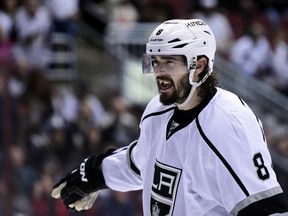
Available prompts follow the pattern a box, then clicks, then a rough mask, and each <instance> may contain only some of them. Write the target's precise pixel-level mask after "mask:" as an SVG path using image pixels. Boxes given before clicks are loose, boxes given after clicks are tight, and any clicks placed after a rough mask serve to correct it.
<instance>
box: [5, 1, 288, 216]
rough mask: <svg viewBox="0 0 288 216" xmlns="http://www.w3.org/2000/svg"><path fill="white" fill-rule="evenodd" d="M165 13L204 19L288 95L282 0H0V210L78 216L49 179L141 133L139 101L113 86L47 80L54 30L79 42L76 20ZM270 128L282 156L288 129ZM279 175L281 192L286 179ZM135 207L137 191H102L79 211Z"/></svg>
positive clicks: (226, 51) (248, 70)
mask: <svg viewBox="0 0 288 216" xmlns="http://www.w3.org/2000/svg"><path fill="white" fill-rule="evenodd" d="M87 5H88V8H89V11H88V12H89V13H91V11H92V12H93V13H94V16H93V17H91V16H88V15H87V13H88V12H87ZM171 18H200V19H203V20H204V21H206V22H207V23H208V24H209V25H210V26H211V28H212V30H213V31H214V33H215V37H216V41H217V44H218V53H219V54H220V55H222V56H223V57H224V58H226V59H227V60H229V61H231V62H232V63H233V64H234V65H235V66H236V67H238V68H239V69H241V70H242V71H243V73H245V74H246V75H247V76H253V77H255V78H257V79H259V80H261V81H263V82H265V83H267V84H269V85H271V86H272V87H273V88H275V89H276V90H278V91H279V92H281V93H283V94H284V95H287V96H288V45H287V43H288V38H287V29H288V2H286V1H280V0H279V1H277V0H263V1H261V2H259V1H257V0H238V1H228V0H218V1H217V0H193V1H191V0H169V1H167V0H159V1H154V0H141V1H136V0H83V1H81V2H79V1H78V0H43V1H42V0H23V1H20V0H2V1H1V3H0V116H1V122H2V124H1V125H0V143H1V144H0V164H1V166H0V167H1V171H0V215H4V216H6V215H7V216H10V215H15V216H16V215H17V216H18V215H19V216H28V215H29V216H30V215H31V216H57V215H61V216H73V215H79V214H77V213H75V212H71V211H67V210H66V208H65V206H63V205H62V204H61V203H60V202H59V201H57V200H54V199H52V198H51V197H50V192H51V189H52V187H53V184H54V182H56V180H59V178H60V177H62V176H63V175H64V174H65V173H66V172H67V170H70V169H73V168H74V167H75V166H77V165H78V164H79V163H80V162H81V161H82V160H83V159H84V158H85V157H88V156H89V155H92V154H95V153H100V152H103V151H105V150H106V149H108V148H111V147H113V148H118V147H122V146H124V145H127V144H129V143H130V142H132V141H133V140H135V139H137V136H138V133H139V127H138V124H139V119H140V116H141V113H142V111H143V110H142V109H143V107H138V106H136V105H135V104H130V103H129V101H127V99H126V98H124V97H123V96H122V95H121V94H120V93H118V92H114V91H113V90H111V91H109V89H108V90H107V91H105V95H95V94H94V93H93V92H91V89H90V88H89V85H88V84H87V83H82V82H81V81H77V82H75V83H74V84H73V85H70V86H65V87H63V86H57V85H54V84H53V82H51V81H50V80H49V79H48V78H47V76H46V74H47V73H46V69H47V62H48V60H49V59H48V56H49V51H50V41H49V40H50V39H51V35H52V34H54V33H62V34H67V35H69V36H72V38H74V39H76V38H77V36H78V35H77V32H78V28H79V26H78V21H79V20H80V19H83V20H85V21H87V22H88V23H89V24H90V25H94V26H93V27H94V28H96V29H98V30H99V32H100V33H103V34H104V31H103V29H105V25H107V24H108V23H109V22H114V21H117V22H119V24H121V25H123V27H125V26H127V25H129V24H131V23H135V22H162V21H164V20H167V19H171ZM104 97H105V100H103V98H104ZM107 100H108V101H109V102H107ZM286 124H287V123H286ZM264 127H265V125H264ZM269 135H270V134H269V133H268V134H267V138H268V140H269V142H270V143H271V144H270V145H271V147H272V148H274V149H275V150H276V151H277V152H279V154H281V155H282V156H284V157H287V158H288V133H287V132H284V133H282V134H281V136H278V137H277V139H275V138H274V137H271V136H269ZM286 175H287V173H286ZM282 179H283V182H282V183H283V185H284V187H286V190H287V188H288V182H287V181H288V180H287V179H286V180H285V178H282ZM287 191H288V190H287ZM111 206H112V207H111ZM141 208H142V207H141V192H129V193H120V192H114V191H110V190H104V191H103V192H101V193H100V196H99V198H98V200H97V202H96V204H95V205H94V206H93V209H92V210H90V211H88V212H86V213H83V214H81V215H86V216H90V215H99V216H106V215H107V216H114V215H115V216H116V215H117V216H119V215H125V216H138V215H139V216H140V215H142V214H141Z"/></svg>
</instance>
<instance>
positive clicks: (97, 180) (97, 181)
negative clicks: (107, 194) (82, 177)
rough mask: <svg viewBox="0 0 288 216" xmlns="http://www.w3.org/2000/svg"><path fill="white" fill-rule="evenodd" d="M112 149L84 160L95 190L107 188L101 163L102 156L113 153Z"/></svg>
mask: <svg viewBox="0 0 288 216" xmlns="http://www.w3.org/2000/svg"><path fill="white" fill-rule="evenodd" d="M114 150H115V149H109V150H108V151H107V152H106V153H104V154H99V155H95V156H92V157H90V158H88V160H87V161H86V164H87V168H88V169H89V170H88V172H89V174H90V176H91V178H90V179H91V181H92V183H93V187H94V188H95V190H96V191H98V190H102V189H107V188H108V187H107V185H106V183H105V179H104V175H103V172H102V169H101V164H102V161H103V160H104V158H106V157H108V156H109V155H112V154H113V152H114Z"/></svg>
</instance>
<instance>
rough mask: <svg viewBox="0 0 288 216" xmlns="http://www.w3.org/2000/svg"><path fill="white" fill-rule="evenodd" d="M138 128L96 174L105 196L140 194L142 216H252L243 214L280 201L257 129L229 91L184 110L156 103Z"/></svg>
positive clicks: (219, 91) (250, 114) (260, 131)
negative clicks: (100, 173)
mask: <svg viewBox="0 0 288 216" xmlns="http://www.w3.org/2000/svg"><path fill="white" fill-rule="evenodd" d="M140 128H141V133H140V136H139V140H137V141H135V142H133V143H132V144H130V145H129V147H127V148H122V149H119V150H117V151H116V152H115V153H114V154H113V155H111V156H109V157H107V158H105V159H104V160H103V163H102V170H103V174H104V178H105V181H106V184H107V186H108V187H109V188H111V189H113V190H118V191H129V190H139V189H143V211H144V215H145V216H172V215H173V216H188V215H189V216H225V215H231V216H232V215H253V214H250V213H249V214H247V213H246V212H245V211H247V212H249V211H250V208H251V206H253V204H255V205H256V204H259V202H260V201H262V200H267V198H271V197H275V196H276V197H277V196H278V195H279V194H282V189H281V187H280V186H279V184H278V182H277V179H276V175H275V173H274V171H273V169H272V161H271V157H270V154H269V152H268V148H267V144H266V140H265V136H264V133H263V129H262V127H261V122H260V121H259V119H258V118H257V117H256V116H255V115H254V113H253V112H252V111H251V109H250V108H249V107H248V105H247V104H246V103H245V102H244V101H243V100H242V99H241V98H239V97H238V96H236V95H235V94H233V93H231V92H228V91H225V90H223V89H220V88H217V92H216V94H215V95H213V96H211V97H209V98H206V99H205V100H204V101H203V102H202V103H201V104H200V105H198V106H197V107H195V108H194V109H192V110H189V111H180V110H178V109H177V107H176V106H164V105H162V104H161V103H160V102H159V96H156V97H155V98H153V99H152V100H151V101H150V103H149V104H148V105H147V107H146V109H145V111H144V114H143V116H142V119H141V123H140ZM261 205H265V206H269V202H268V205H267V204H266V202H264V201H263V204H262V202H260V206H261ZM276 209H277V208H276ZM251 212H253V211H252V210H251ZM267 212H270V213H271V215H272V214H274V213H275V212H279V213H283V212H286V211H284V210H280V211H275V210H271V211H269V210H268V211H267ZM270 213H269V214H268V213H267V215H270ZM284 214H285V213H284ZM254 215H255V214H254ZM258 215H260V214H258ZM261 215H262V214H261ZM263 215H264V214H263ZM277 215H278V214H277Z"/></svg>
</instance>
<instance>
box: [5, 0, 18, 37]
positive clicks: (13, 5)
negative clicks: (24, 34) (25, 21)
mask: <svg viewBox="0 0 288 216" xmlns="http://www.w3.org/2000/svg"><path fill="white" fill-rule="evenodd" d="M19 5H20V4H19V1H18V0H3V1H2V12H3V13H4V14H5V15H6V16H8V17H9V19H10V22H11V24H12V28H11V31H10V32H9V39H11V40H12V41H13V42H15V40H16V32H15V15H16V12H17V10H18V8H19Z"/></svg>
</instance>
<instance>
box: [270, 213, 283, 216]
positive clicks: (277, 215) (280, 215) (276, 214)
mask: <svg viewBox="0 0 288 216" xmlns="http://www.w3.org/2000/svg"><path fill="white" fill-rule="evenodd" d="M269 216H288V213H287V212H286V213H275V214H272V215H269Z"/></svg>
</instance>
